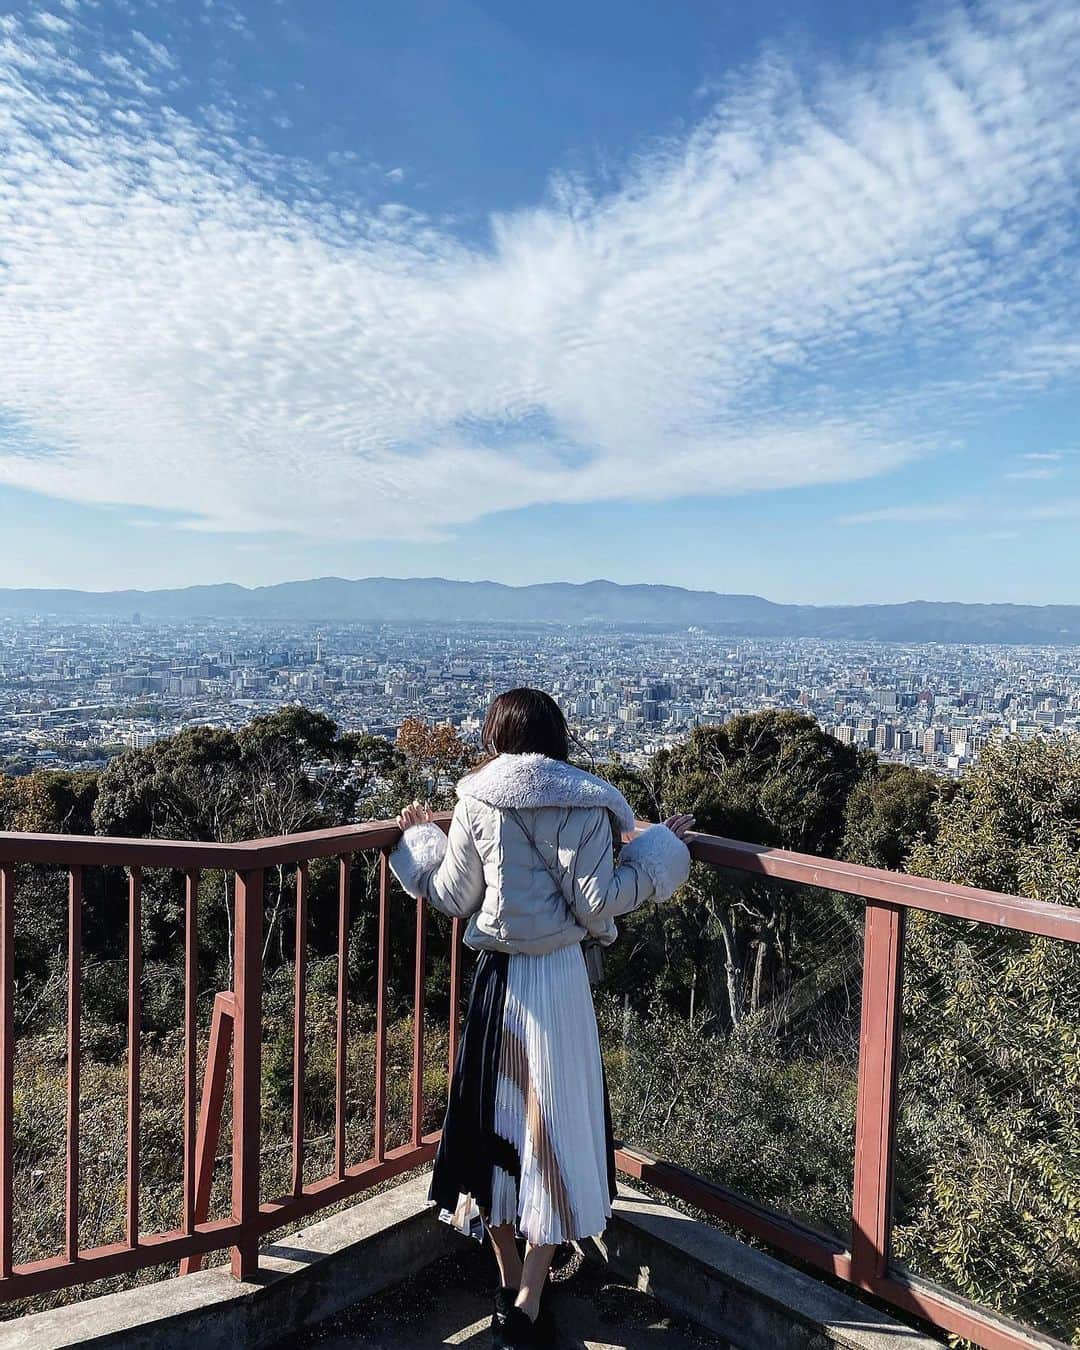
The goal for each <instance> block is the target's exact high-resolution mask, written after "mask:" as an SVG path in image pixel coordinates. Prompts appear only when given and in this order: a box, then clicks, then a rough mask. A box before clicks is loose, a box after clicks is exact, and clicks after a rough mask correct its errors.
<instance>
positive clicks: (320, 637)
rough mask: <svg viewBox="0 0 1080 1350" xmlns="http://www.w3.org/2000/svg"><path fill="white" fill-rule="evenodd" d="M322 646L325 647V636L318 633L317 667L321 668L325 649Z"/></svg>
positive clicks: (316, 642) (316, 640) (316, 645)
mask: <svg viewBox="0 0 1080 1350" xmlns="http://www.w3.org/2000/svg"><path fill="white" fill-rule="evenodd" d="M322 645H323V635H322V633H316V634H315V664H316V665H317V666H321V665H322V658H323V649H322Z"/></svg>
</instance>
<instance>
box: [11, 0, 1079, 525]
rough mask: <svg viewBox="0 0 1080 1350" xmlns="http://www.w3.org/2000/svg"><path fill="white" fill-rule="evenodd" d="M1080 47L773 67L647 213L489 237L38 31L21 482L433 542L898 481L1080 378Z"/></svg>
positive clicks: (685, 140) (658, 167) (115, 56)
mask: <svg viewBox="0 0 1080 1350" xmlns="http://www.w3.org/2000/svg"><path fill="white" fill-rule="evenodd" d="M219 10H220V12H221V13H223V14H225V15H226V16H230V17H228V21H229V22H230V23H231V24H232V25H233V26H237V24H238V23H239V25H240V26H241V27H242V26H243V24H242V22H241V21H242V16H239V18H238V17H237V16H238V11H235V10H233V9H231V8H225V9H221V7H218V9H215V8H213V7H208V8H207V9H206V15H207V17H209V18H213V16H214V14H215V13H217V12H218V11H219ZM141 36H142V35H141V34H140V37H141ZM1078 44H1080V9H1078V8H1077V6H1075V5H1073V4H1070V3H1068V2H1067V0H1060V2H1059V3H1054V2H1052V0H1020V2H1019V3H1016V4H1007V5H993V4H992V5H989V6H985V7H982V8H978V9H975V10H972V11H970V12H969V11H968V10H966V9H963V8H960V7H957V8H955V9H951V8H950V9H948V10H947V11H945V12H944V13H943V15H942V16H940V17H938V18H937V19H935V20H934V22H933V25H932V26H928V27H925V28H922V29H918V30H910V31H908V32H906V33H904V34H900V35H898V36H897V37H896V38H895V39H894V40H892V41H890V42H887V43H883V44H882V45H881V47H880V48H879V49H878V51H877V52H876V54H872V55H871V56H870V57H869V58H868V59H867V61H866V62H865V63H864V64H863V65H861V66H860V67H858V68H850V69H838V70H833V71H829V72H825V73H821V72H819V73H818V74H817V75H816V76H815V77H814V78H813V79H812V80H808V79H806V78H803V77H801V76H800V75H799V73H798V72H797V71H796V70H795V69H794V68H792V67H791V66H787V65H785V64H784V63H783V62H782V61H781V60H779V59H777V58H776V57H775V56H774V55H771V56H770V57H769V58H768V59H766V60H763V61H762V62H761V64H760V65H759V66H757V67H756V68H754V69H753V70H750V71H747V72H746V73H744V75H743V76H742V77H740V78H739V79H738V80H735V81H730V82H728V83H727V84H726V85H725V86H724V92H723V94H722V95H721V96H720V102H719V103H717V104H716V106H715V107H713V108H712V109H711V111H709V112H708V113H707V114H706V115H705V116H704V117H703V118H702V120H701V121H700V122H699V124H698V125H697V126H696V127H695V128H694V129H693V130H692V131H690V132H689V133H688V134H687V135H685V136H683V137H682V138H681V139H678V140H670V139H669V140H666V141H664V142H663V143H661V144H659V145H658V146H656V147H654V148H652V149H650V150H648V151H647V152H643V153H642V154H641V155H640V156H639V157H638V158H637V159H636V160H635V161H634V162H633V164H632V166H631V167H628V168H627V170H626V171H625V173H624V175H623V177H622V179H621V181H619V182H618V183H617V184H616V185H615V186H614V187H611V186H608V187H605V188H603V189H601V188H599V187H596V186H595V185H593V184H590V183H588V182H586V181H584V180H582V179H580V178H569V177H565V176H564V177H558V176H556V177H555V178H554V179H553V181H552V186H551V190H550V193H549V194H548V196H547V198H546V199H545V200H544V201H543V202H541V203H538V204H537V205H535V206H534V207H532V208H530V209H527V210H521V211H519V212H517V213H514V214H509V215H502V216H499V217H496V218H494V219H493V220H492V221H491V222H490V237H489V238H488V239H487V240H485V241H483V242H476V241H475V240H473V239H471V238H467V237H465V236H463V235H461V234H460V233H458V232H455V230H454V229H453V228H451V227H450V226H448V225H444V224H440V223H439V222H437V221H433V220H431V219H428V218H426V217H425V216H423V215H422V214H420V213H418V212H416V211H414V210H412V209H410V208H409V207H407V206H405V205H403V204H401V203H399V202H393V201H387V202H386V203H384V204H383V205H381V206H379V205H376V206H371V205H369V204H364V203H358V202H352V201H343V200H340V199H338V200H336V201H335V199H334V197H333V194H332V193H331V194H329V195H328V194H327V192H326V191H325V187H326V185H325V184H322V183H317V182H316V181H315V177H314V174H315V170H314V169H312V168H311V167H310V166H305V165H298V164H295V163H291V162H289V163H286V162H284V161H281V160H277V159H274V158H273V157H272V156H271V155H269V154H268V153H267V152H266V151H265V150H263V149H261V148H259V147H258V146H257V145H255V146H254V147H253V146H252V143H251V141H250V137H249V135H248V132H247V129H246V128H244V127H243V126H242V125H241V124H240V122H239V119H238V115H237V114H236V112H235V110H231V109H228V108H216V109H214V110H212V111H211V112H209V113H207V114H206V116H205V118H204V120H202V121H200V122H199V123H194V122H192V121H190V120H188V119H185V118H183V117H181V116H179V115H178V114H177V113H176V112H175V111H173V110H172V109H171V108H170V107H169V106H168V105H167V103H166V102H165V101H164V100H163V99H162V98H161V96H160V93H159V86H160V82H161V79H162V78H163V77H165V76H166V75H168V76H169V77H170V78H172V77H173V76H174V75H175V74H176V72H175V71H173V70H172V69H171V67H170V65H169V63H170V62H171V60H172V58H171V56H170V54H169V53H168V51H167V50H165V49H162V51H161V52H158V51H156V50H155V49H154V44H151V45H148V40H146V39H144V40H142V41H140V40H139V38H138V37H136V36H135V35H134V33H132V35H131V40H130V41H129V42H128V43H127V44H126V45H124V44H121V45H120V46H118V47H115V48H114V49H112V50H108V51H105V52H98V53H94V54H92V56H91V55H86V54H83V55H81V56H77V55H74V54H72V50H71V46H70V42H69V37H68V35H66V34H61V33H45V32H41V31H38V30H32V29H30V28H29V27H27V26H21V25H18V24H15V23H9V24H8V26H7V28H6V29H4V28H2V27H0V138H2V139H3V140H4V141H5V142H6V144H7V146H8V153H6V154H5V156H4V157H3V160H2V161H0V419H3V420H0V425H4V424H5V423H9V424H10V425H11V426H18V428H19V438H18V439H17V440H16V439H14V438H13V437H5V436H3V434H2V433H0V481H6V482H9V483H14V484H17V485H20V486H22V487H26V488H31V489H36V490H38V491H42V492H47V493H52V494H55V495H58V496H64V497H69V498H73V499H78V500H83V501H99V502H100V501H110V502H116V503H122V504H126V505H130V506H152V507H167V508H170V509H171V510H173V511H177V512H179V513H181V515H182V516H183V517H184V518H185V519H186V520H187V521H188V522H189V523H190V524H191V525H193V526H195V527H197V528H205V529H214V530H222V529H224V530H236V531H255V530H262V529H296V530H300V531H304V532H308V533H312V534H322V535H326V536H336V537H357V538H379V537H411V538H424V537H433V536H436V535H438V534H440V533H441V532H444V531H448V530H452V529H453V528H454V526H456V525H458V524H460V523H462V522H464V521H468V520H470V519H474V518H476V517H477V516H480V515H483V514H485V513H487V512H491V511H497V510H504V509H511V508H515V507H521V506H526V505H529V504H533V503H538V502H576V501H600V500H606V499H614V498H626V497H640V498H643V499H644V498H649V497H657V496H674V495H680V494H683V493H691V492H692V493H737V492H747V491H751V490H762V489H771V488H782V487H790V486H793V485H797V484H811V483H835V482H841V481H845V480H850V479H855V478H861V477H866V476H868V475H873V474H877V473H881V472H883V471H884V470H886V469H889V468H891V467H893V466H895V465H897V464H898V463H901V462H903V461H904V460H906V459H910V458H911V457H913V456H915V455H918V454H924V453H927V452H929V451H930V450H932V449H935V448H938V447H939V446H940V438H939V437H937V436H936V435H934V434H932V432H931V431H930V430H928V427H927V425H926V422H925V420H924V419H920V416H919V411H918V410H919V404H920V399H921V397H922V394H923V387H924V385H925V386H926V387H931V386H933V387H934V388H936V389H938V390H940V389H941V388H943V387H944V386H943V382H944V381H945V379H946V372H949V371H957V372H958V373H957V375H956V376H955V380H956V382H957V384H958V385H959V386H960V387H961V388H962V390H963V392H964V393H965V395H966V396H968V397H985V398H991V397H995V396H997V395H996V393H995V389H996V388H997V387H998V386H1000V385H1001V384H1002V383H1003V382H1002V381H1001V380H1000V379H998V378H997V377H998V375H999V374H1000V372H1001V371H1002V370H1004V371H1005V373H1006V375H1007V376H1009V377H1010V378H1013V379H1014V383H1015V385H1016V387H1017V388H1021V389H1030V388H1031V387H1041V386H1042V385H1045V384H1047V383H1049V382H1052V381H1055V380H1062V379H1072V378H1075V376H1076V374H1077V372H1078V371H1080V344H1078V343H1077V342H1076V341H1075V336H1074V331H1073V328H1072V322H1073V315H1074V314H1075V309H1076V289H1077V287H1076V252H1075V240H1074V237H1073V223H1074V217H1073V216H1072V215H1071V214H1070V213H1071V212H1072V211H1074V209H1075V201H1076V182H1077V174H1076V169H1077V158H1078V155H1080V98H1078V97H1077V89H1076V80H1077V69H1078V64H1080V63H1078V61H1077V47H1078ZM394 172H395V171H391V173H390V174H388V175H386V176H387V178H388V179H389V180H390V182H391V183H393V177H392V175H393V173H394ZM283 183H287V184H288V189H289V190H288V191H287V192H286V191H284V190H283V189H282V186H281V185H282V184H283ZM328 203H332V204H328ZM1004 382H1005V383H1008V380H1006V381H1004ZM972 391H974V393H973V392H972ZM891 509H892V510H894V511H895V510H904V509H908V510H910V509H913V508H891ZM925 509H931V508H925ZM934 509H945V508H934ZM880 518H892V519H904V518H905V517H903V516H899V517H898V516H896V515H893V516H891V517H880ZM906 518H909V519H914V518H915V517H906ZM924 518H925V517H924ZM850 519H851V520H854V519H856V518H854V517H853V518H850Z"/></svg>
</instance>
